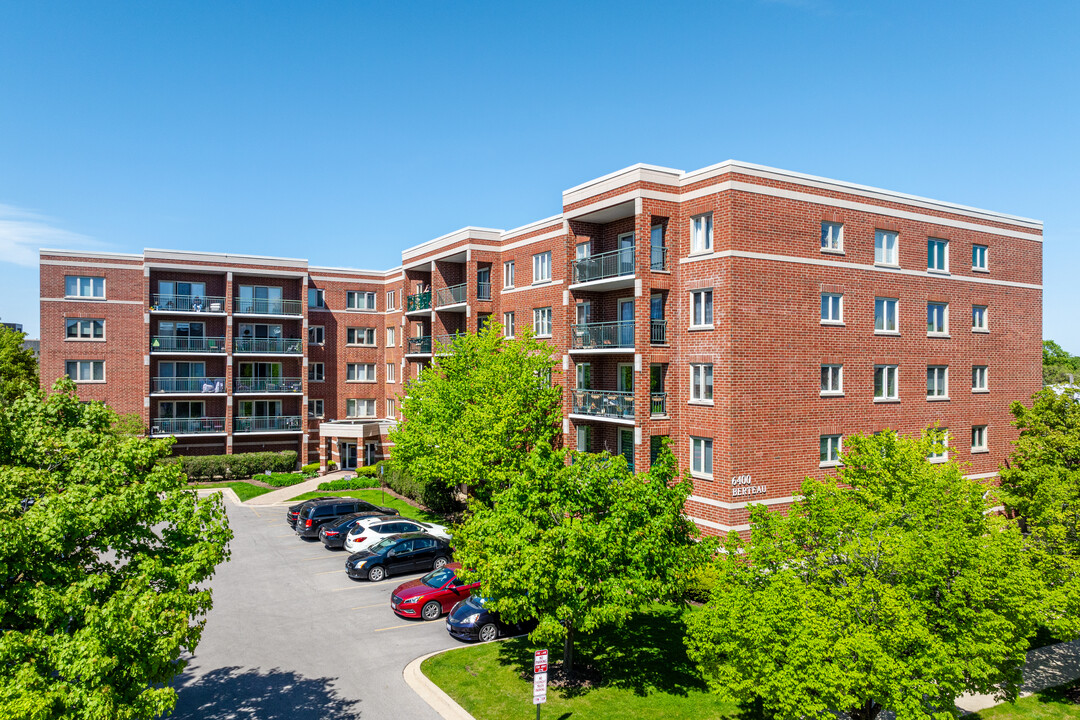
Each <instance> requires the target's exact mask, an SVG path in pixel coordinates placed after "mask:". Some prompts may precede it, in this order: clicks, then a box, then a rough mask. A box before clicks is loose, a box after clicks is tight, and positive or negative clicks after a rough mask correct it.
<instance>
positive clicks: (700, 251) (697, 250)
mask: <svg viewBox="0 0 1080 720" xmlns="http://www.w3.org/2000/svg"><path fill="white" fill-rule="evenodd" d="M703 218H708V220H709V223H708V232H707V233H706V235H707V237H706V238H705V243H704V246H703V247H695V246H694V243H695V242H696V241H697V237H696V236H697V232H696V231H695V229H694V225H695V224H696V223H697V221H698V220H699V219H703ZM703 230H704V228H703ZM714 230H715V228H714V226H713V214H712V211H711V210H710V211H709V212H703V213H698V214H697V215H691V216H690V255H708V254H711V253H712V251H713V247H714V246H715V245H716V243H715V233H714Z"/></svg>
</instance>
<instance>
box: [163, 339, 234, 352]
mask: <svg viewBox="0 0 1080 720" xmlns="http://www.w3.org/2000/svg"><path fill="white" fill-rule="evenodd" d="M150 352H204V353H205V352H211V353H223V352H225V338H223V337H202V336H199V337H188V336H179V335H155V336H154V337H152V338H150Z"/></svg>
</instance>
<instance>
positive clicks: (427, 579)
mask: <svg viewBox="0 0 1080 720" xmlns="http://www.w3.org/2000/svg"><path fill="white" fill-rule="evenodd" d="M453 577H454V571H453V570H450V569H449V568H439V569H438V570H432V571H431V572H429V573H428V574H427V575H425V576H424V577H422V578H420V582H422V583H424V584H425V585H427V586H428V587H433V588H439V587H442V586H443V585H445V584H446V583H447V581H449V580H450V579H451V578H453Z"/></svg>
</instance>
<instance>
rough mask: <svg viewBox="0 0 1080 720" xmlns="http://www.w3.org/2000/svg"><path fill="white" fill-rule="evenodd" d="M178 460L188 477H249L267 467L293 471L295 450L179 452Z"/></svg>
mask: <svg viewBox="0 0 1080 720" xmlns="http://www.w3.org/2000/svg"><path fill="white" fill-rule="evenodd" d="M177 462H179V463H180V467H182V468H183V470H184V473H185V474H186V475H187V476H188V480H213V479H214V478H218V477H220V478H224V477H227V476H228V477H233V478H248V477H251V476H253V475H258V474H259V473H262V472H265V471H266V470H269V471H270V472H284V473H288V472H292V471H293V470H295V469H296V451H295V450H282V451H281V452H255V453H237V454H235V455H181V456H178V458H177Z"/></svg>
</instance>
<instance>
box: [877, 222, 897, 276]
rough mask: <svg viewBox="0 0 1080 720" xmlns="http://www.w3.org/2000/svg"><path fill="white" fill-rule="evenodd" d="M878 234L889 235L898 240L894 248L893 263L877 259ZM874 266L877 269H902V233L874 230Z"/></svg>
mask: <svg viewBox="0 0 1080 720" xmlns="http://www.w3.org/2000/svg"><path fill="white" fill-rule="evenodd" d="M878 233H888V234H890V235H893V236H894V237H895V238H896V244H895V245H894V246H893V253H892V255H893V261H894V262H888V261H885V260H881V261H879V260H878V259H877V235H878ZM874 265H876V266H877V267H887V268H898V267H900V233H898V232H894V231H892V230H878V229H875V230H874Z"/></svg>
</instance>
